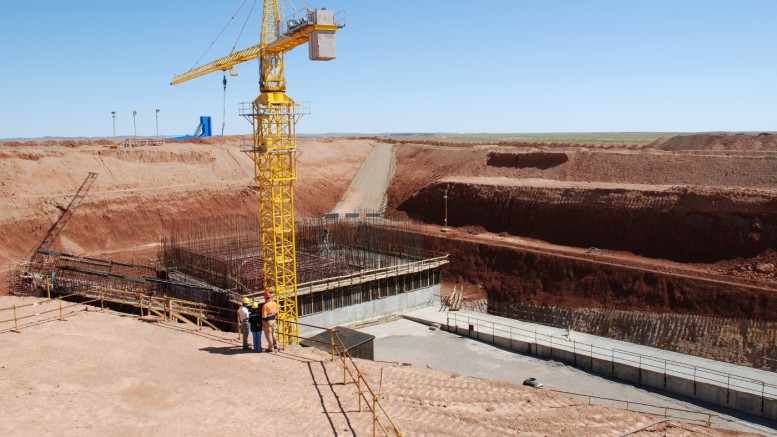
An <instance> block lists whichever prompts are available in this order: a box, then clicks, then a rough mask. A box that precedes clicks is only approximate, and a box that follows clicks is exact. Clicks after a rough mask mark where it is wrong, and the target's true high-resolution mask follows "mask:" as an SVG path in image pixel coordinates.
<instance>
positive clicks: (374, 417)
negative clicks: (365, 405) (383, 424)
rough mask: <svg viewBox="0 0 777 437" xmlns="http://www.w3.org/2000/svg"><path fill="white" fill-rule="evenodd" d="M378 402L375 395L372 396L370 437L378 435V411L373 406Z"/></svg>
mask: <svg viewBox="0 0 777 437" xmlns="http://www.w3.org/2000/svg"><path fill="white" fill-rule="evenodd" d="M377 402H378V401H377V400H376V399H375V395H374V394H373V395H372V437H377V435H378V411H377V410H376V409H375V404H376V403H377Z"/></svg>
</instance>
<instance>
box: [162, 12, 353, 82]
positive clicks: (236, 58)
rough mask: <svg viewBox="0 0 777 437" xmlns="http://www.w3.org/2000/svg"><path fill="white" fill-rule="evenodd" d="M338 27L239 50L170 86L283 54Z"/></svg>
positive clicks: (301, 31)
mask: <svg viewBox="0 0 777 437" xmlns="http://www.w3.org/2000/svg"><path fill="white" fill-rule="evenodd" d="M339 28H340V26H338V25H336V24H313V25H310V26H305V27H302V28H300V29H297V30H295V31H294V32H292V33H290V34H288V35H284V36H283V37H281V38H278V39H277V40H275V41H273V42H271V43H270V44H267V46H266V47H265V48H264V50H262V45H261V44H257V45H255V46H252V47H249V48H247V49H243V50H240V51H238V52H235V53H233V54H231V55H229V56H225V57H223V58H221V59H217V60H215V61H213V62H211V63H209V64H205V65H203V66H201V67H197V68H194V69H192V70H189V71H187V72H186V73H183V74H181V75H178V76H175V77H173V80H172V81H171V82H170V85H178V84H180V83H183V82H186V81H188V80H192V79H196V78H198V77H202V76H205V75H206V74H210V73H213V72H216V71H227V70H231V69H232V67H234V66H236V65H238V64H242V63H243V62H248V61H252V60H254V59H257V58H259V57H261V56H262V53H284V52H287V51H289V50H291V49H293V48H295V47H297V46H300V45H302V44H305V43H307V42H308V40H309V38H310V34H312V33H313V32H316V31H318V32H336V31H337V30H338V29H339Z"/></svg>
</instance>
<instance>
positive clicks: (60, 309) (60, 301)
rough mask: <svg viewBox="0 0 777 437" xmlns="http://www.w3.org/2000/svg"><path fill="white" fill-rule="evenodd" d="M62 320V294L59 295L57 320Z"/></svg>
mask: <svg viewBox="0 0 777 437" xmlns="http://www.w3.org/2000/svg"><path fill="white" fill-rule="evenodd" d="M62 320H63V319H62V296H59V321H60V322H61V321H62Z"/></svg>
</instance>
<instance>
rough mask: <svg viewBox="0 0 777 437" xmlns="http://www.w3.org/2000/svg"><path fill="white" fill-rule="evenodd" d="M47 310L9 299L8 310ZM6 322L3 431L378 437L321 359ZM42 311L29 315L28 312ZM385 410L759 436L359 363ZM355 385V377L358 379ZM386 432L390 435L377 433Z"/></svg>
mask: <svg viewBox="0 0 777 437" xmlns="http://www.w3.org/2000/svg"><path fill="white" fill-rule="evenodd" d="M33 301H38V299H33V298H11V297H8V296H0V308H5V307H8V306H10V305H12V304H13V303H16V304H18V305H23V304H28V303H31V302H33ZM57 309H58V305H57V303H56V302H48V303H43V304H41V305H38V306H35V307H34V311H39V312H45V311H49V310H54V313H53V316H52V315H51V314H52V313H48V315H44V316H43V317H42V318H39V319H36V322H34V323H30V324H23V325H22V326H21V327H20V329H19V330H20V332H21V333H15V332H9V331H8V329H6V328H7V324H5V325H1V324H0V344H2V346H3V347H1V348H0V391H2V393H3V394H4V395H3V396H2V398H0V409H2V411H3V415H2V417H3V420H1V421H0V434H2V435H4V436H28V435H41V434H52V435H113V434H132V435H194V434H203V433H219V434H231V435H237V434H241V435H292V436H334V435H342V436H366V435H372V430H373V428H372V427H373V425H372V420H371V418H372V415H371V413H369V412H368V410H367V401H370V402H371V401H372V394H371V393H370V392H369V391H368V389H367V387H366V386H363V387H362V390H363V391H364V392H365V393H366V397H367V400H363V401H362V404H361V407H362V411H361V412H359V402H358V397H357V393H358V388H357V386H356V385H355V384H353V383H352V382H350V383H348V384H343V368H342V365H341V364H340V361H339V359H338V360H335V361H334V362H333V361H331V359H330V355H329V354H326V353H324V352H321V351H318V350H316V349H308V348H299V347H295V348H289V349H288V350H286V351H281V352H277V353H266V352H265V353H261V354H256V353H253V352H246V351H243V350H242V349H241V346H240V342H239V341H238V340H237V336H236V334H233V333H223V332H213V331H207V330H203V331H197V330H196V328H184V327H181V325H174V324H169V323H166V322H159V323H148V322H144V321H141V320H139V319H138V317H137V316H134V315H128V314H124V313H117V312H113V311H110V310H105V311H99V308H97V309H95V308H94V307H89V308H88V309H90V310H89V311H85V310H86V309H87V307H84V306H83V305H76V306H75V307H69V308H66V310H65V312H64V313H65V314H64V321H60V320H59V319H58V312H57V311H56V310H57ZM29 311H30V307H26V308H24V314H25V315H27V314H28V313H29ZM354 364H355V366H358V369H359V371H360V372H362V374H363V375H364V377H365V379H366V380H367V383H368V384H369V386H370V387H371V388H372V390H373V393H375V395H376V397H377V399H378V401H379V402H380V407H379V408H382V410H381V412H380V413H379V415H378V418H379V420H380V424H381V426H383V427H385V428H387V429H388V430H389V435H396V434H395V433H394V430H393V428H392V426H391V423H390V422H389V420H388V419H387V417H386V415H384V414H383V413H382V411H383V410H385V411H386V413H388V415H389V417H390V418H391V420H393V421H394V423H396V425H397V427H398V429H399V431H401V432H402V433H403V435H423V436H435V437H437V436H451V437H454V436H461V435H495V436H517V435H532V436H546V435H547V436H550V435H565V436H568V435H575V436H619V435H623V434H625V433H628V432H635V434H632V435H637V436H639V435H644V436H647V435H651V436H665V435H667V436H685V435H701V436H729V435H746V434H739V433H735V432H732V431H725V430H719V429H713V428H705V427H702V426H699V425H693V424H688V423H681V422H676V421H665V420H664V419H663V417H659V416H653V415H649V414H643V413H636V412H630V411H626V410H622V409H618V408H612V407H604V406H591V405H586V404H585V403H582V402H579V401H575V400H572V399H568V398H565V397H562V396H560V395H558V394H556V393H552V392H548V391H544V390H538V389H533V388H530V387H525V386H522V385H518V384H515V383H512V382H506V381H491V380H487V379H481V378H475V377H469V376H463V375H460V374H457V373H451V372H444V371H437V370H432V369H427V368H417V367H412V366H404V365H397V364H390V363H380V362H373V361H365V360H358V359H357V360H355V363H350V362H349V364H348V365H349V369H350V371H351V372H355V368H356V367H355V366H354ZM354 374H355V373H354ZM378 435H384V434H383V432H382V431H381V429H380V428H378Z"/></svg>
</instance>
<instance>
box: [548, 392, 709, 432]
mask: <svg viewBox="0 0 777 437" xmlns="http://www.w3.org/2000/svg"><path fill="white" fill-rule="evenodd" d="M548 391H551V392H554V393H560V394H565V395H572V396H580V397H584V398H588V405H591V400H592V399H599V400H603V401H613V402H621V403H624V404H626V411H634V412H638V413H646V414H655V413H651V412H649V411H642V410H638V409H632V408H631V406H632V405H642V406H645V407H650V408H657V409H659V410H664V417H665V418H668V419H677V420H684V421H688V422H692V423H701V424H703V425H704V426H706V427H708V428H709V427H711V426H712V418H713V417H717V414H712V413H705V412H703V411H694V410H684V409H682V408H674V407H667V406H661V405H651V404H645V403H642V402H634V401H627V400H623V399H614V398H606V397H602V396H594V395H589V394H582V393H575V392H571V391H563V390H553V389H548ZM597 405H606V404H604V403H600V404H597ZM669 411H677V412H681V413H691V414H697V415H700V416H704V417H706V419H693V418H689V417H683V416H675V415H671V414H669Z"/></svg>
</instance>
